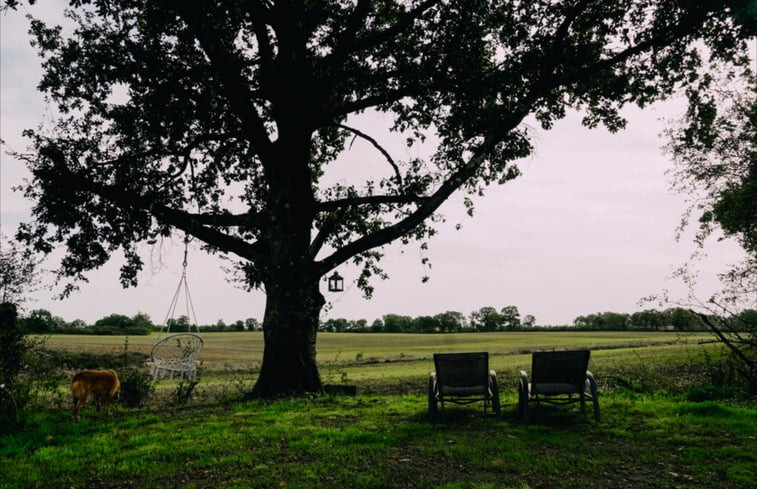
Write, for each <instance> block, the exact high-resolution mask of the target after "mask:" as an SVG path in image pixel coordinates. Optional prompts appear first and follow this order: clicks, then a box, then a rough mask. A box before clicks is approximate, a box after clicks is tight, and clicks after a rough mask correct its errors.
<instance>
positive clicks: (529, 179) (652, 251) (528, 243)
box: [0, 2, 741, 325]
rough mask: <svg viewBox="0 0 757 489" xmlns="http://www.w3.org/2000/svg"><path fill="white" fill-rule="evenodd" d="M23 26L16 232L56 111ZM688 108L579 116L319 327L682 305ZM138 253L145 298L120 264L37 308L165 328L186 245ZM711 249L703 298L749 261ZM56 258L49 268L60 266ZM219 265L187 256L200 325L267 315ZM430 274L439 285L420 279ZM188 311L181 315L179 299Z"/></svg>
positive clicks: (10, 55) (6, 79)
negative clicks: (584, 119) (670, 299)
mask: <svg viewBox="0 0 757 489" xmlns="http://www.w3.org/2000/svg"><path fill="white" fill-rule="evenodd" d="M40 3H42V6H39V5H37V6H34V7H32V8H30V9H28V10H29V11H31V12H32V13H33V14H34V15H38V16H42V17H47V16H48V15H49V13H48V12H46V11H45V9H47V10H48V11H52V10H54V9H56V8H57V7H56V5H60V2H40ZM27 29H28V22H27V21H26V20H25V19H24V18H23V15H22V14H21V13H20V12H16V13H10V14H6V15H2V16H0V35H1V38H0V50H1V51H0V62H1V66H0V91H1V95H2V98H1V100H0V109H1V111H2V119H1V120H0V131H1V135H2V139H3V140H5V142H6V143H7V146H5V147H4V148H3V153H2V155H1V156H0V158H1V161H0V162H1V165H0V211H1V214H0V219H1V222H0V225H1V226H2V233H3V234H5V235H11V236H12V235H13V234H14V233H15V230H16V228H17V226H18V224H19V222H23V221H26V220H28V219H29V218H30V209H31V205H32V204H31V203H30V202H28V201H26V200H25V199H24V198H23V196H22V195H21V194H20V193H18V192H13V191H12V190H11V188H12V187H14V186H16V185H19V184H21V183H22V181H23V179H24V178H25V177H26V176H27V175H28V173H27V171H26V168H25V166H24V165H23V164H22V163H21V162H18V161H16V160H15V159H13V158H11V157H10V156H8V155H7V154H6V151H7V150H8V149H11V150H16V151H22V150H24V149H25V147H26V144H27V143H26V142H25V141H24V139H23V138H22V137H21V131H22V130H23V129H24V128H34V127H36V126H37V124H38V123H39V122H40V121H42V120H45V119H46V118H47V119H49V114H50V110H51V109H50V108H49V107H47V106H46V105H45V102H44V97H43V95H42V94H40V93H39V92H37V91H36V89H35V87H36V85H37V82H38V81H39V78H40V74H41V70H40V68H39V60H38V58H37V57H36V55H35V52H34V50H33V49H32V48H31V47H30V46H29V42H28V34H27ZM682 107H683V106H682V105H681V103H680V101H679V102H677V103H676V102H669V103H666V104H659V105H657V106H654V107H651V108H647V109H645V110H644V111H641V110H639V109H636V108H631V109H629V110H626V111H625V115H626V117H627V118H628V120H629V124H628V128H627V129H626V130H624V131H621V132H620V133H618V134H610V133H608V132H607V131H606V130H604V129H595V130H589V129H586V128H584V127H582V126H581V125H580V117H579V116H578V115H576V114H572V115H569V116H568V117H567V118H566V119H565V120H563V121H561V122H559V123H558V124H556V125H555V128H554V129H553V130H551V131H549V132H545V131H538V136H537V138H536V144H535V146H536V152H535V154H534V155H533V156H532V157H530V158H528V159H526V160H524V161H521V162H519V166H520V168H521V170H522V172H523V176H522V177H520V178H518V179H517V180H514V181H512V182H509V183H507V184H505V185H503V186H495V187H491V188H489V190H488V191H487V193H486V195H485V196H484V197H482V198H479V197H477V198H476V199H475V204H476V212H475V215H474V217H473V218H469V217H468V216H467V215H466V214H465V211H464V208H463V206H462V196H461V195H455V196H453V197H452V198H451V199H450V200H449V201H448V202H447V203H446V204H445V205H444V206H443V207H442V209H441V213H442V214H443V215H444V216H445V217H446V223H444V224H441V225H439V226H438V229H439V233H438V234H437V236H435V237H434V238H432V240H431V241H430V243H429V250H428V251H424V252H423V254H421V252H420V250H419V249H418V246H417V245H416V246H414V245H412V244H411V245H409V246H405V247H402V246H400V245H399V244H396V245H392V246H390V247H387V248H386V249H385V253H386V257H385V260H384V262H383V265H384V267H385V269H386V271H387V272H388V273H389V276H390V278H389V280H387V281H384V282H381V281H379V282H377V283H375V293H374V297H373V299H371V300H365V299H363V298H362V293H361V291H360V290H358V289H357V287H355V286H354V285H353V280H354V279H355V278H356V277H357V270H355V269H352V268H349V267H343V268H341V269H340V270H339V272H340V274H341V275H343V276H344V277H345V279H346V280H345V289H346V290H345V292H342V293H329V292H327V291H325V288H326V287H325V284H324V287H323V289H324V294H325V295H326V298H327V300H328V301H330V302H331V305H332V307H331V308H330V310H328V311H326V312H324V314H323V318H328V317H346V318H350V319H361V318H363V319H367V320H368V321H369V322H370V321H372V320H373V319H375V318H378V317H381V316H382V315H384V314H387V313H396V314H406V315H410V316H418V315H425V314H428V315H433V314H436V313H439V312H444V311H447V310H455V311H460V312H462V313H464V314H466V315H467V314H469V313H470V312H471V311H473V310H476V309H479V308H481V307H483V306H493V307H496V308H497V309H501V308H502V307H504V306H508V305H514V306H517V307H518V309H519V311H520V313H521V315H525V314H532V315H534V316H535V317H536V319H537V324H544V325H550V324H552V325H557V324H571V323H572V322H573V319H575V318H576V317H577V316H579V315H583V314H589V313H593V312H602V311H616V312H628V313H631V312H634V311H637V310H640V309H644V308H649V307H657V304H655V303H651V304H639V301H640V300H641V299H642V298H643V297H646V296H649V295H651V294H656V293H660V292H661V291H663V290H664V289H669V290H671V291H673V295H674V296H678V297H683V296H685V292H686V289H685V288H684V287H683V285H682V284H681V283H680V282H679V281H677V280H671V279H670V276H671V272H672V270H673V268H675V267H677V266H680V265H682V264H683V263H685V262H687V261H688V258H689V256H690V254H691V253H692V251H694V245H693V244H692V242H691V235H690V234H689V235H686V236H685V237H684V238H683V239H682V240H681V241H679V242H676V240H675V229H676V226H677V225H678V224H679V222H680V219H681V216H682V213H683V211H684V210H685V208H686V202H685V196H682V195H677V194H673V193H672V192H671V191H670V190H669V179H668V177H667V176H666V174H665V172H666V170H668V169H669V168H670V167H671V163H670V162H669V160H668V158H667V157H666V156H665V155H664V154H663V153H662V151H661V146H662V145H663V144H664V141H663V140H662V139H661V136H660V133H661V131H662V130H663V128H664V127H665V124H664V122H662V121H661V120H660V119H661V118H671V117H676V116H678V115H680V113H681V111H682ZM385 126H386V121H385V120H384V119H383V118H382V117H381V116H380V115H373V116H368V117H367V118H365V119H364V120H363V121H361V128H362V129H363V130H364V131H366V132H369V133H371V134H372V135H374V136H376V137H380V135H381V128H383V127H385ZM387 147H388V149H389V150H390V151H391V152H392V154H393V155H394V156H395V158H397V159H402V157H404V156H406V154H405V153H404V152H405V151H406V150H405V149H404V148H403V145H402V144H401V143H400V142H399V141H392V140H389V141H388V142H387ZM366 160H372V161H374V162H375V163H374V164H376V165H379V164H381V156H380V155H376V154H375V150H371V149H370V148H369V147H368V146H367V145H364V146H361V145H359V144H356V145H355V147H354V149H353V151H352V152H351V153H350V154H349V155H347V157H346V158H345V159H344V160H343V161H342V163H341V164H340V165H337V166H335V169H334V171H333V172H332V174H331V177H332V178H344V179H345V180H347V181H349V180H350V177H351V176H352V175H351V172H353V171H356V170H355V168H356V166H357V163H355V162H361V163H360V164H361V165H364V164H363V162H364V161H366ZM362 168H363V169H364V168H365V166H362ZM457 224H461V225H462V227H461V229H460V230H456V225H457ZM142 252H143V255H144V257H145V259H146V263H147V266H146V270H145V271H144V272H143V273H142V274H141V276H140V285H139V287H138V288H136V289H127V290H124V289H121V288H120V286H119V283H118V267H119V265H118V263H110V264H108V265H107V266H106V267H104V268H102V269H101V270H98V271H96V272H94V273H91V274H90V275H89V277H90V283H89V284H82V287H81V290H80V291H79V292H76V293H75V294H74V295H73V296H71V297H70V298H68V299H66V300H62V301H61V300H54V299H53V295H54V293H53V292H50V291H42V292H40V293H38V294H36V296H35V298H36V300H35V302H33V303H31V304H29V305H28V307H29V308H44V309H48V310H50V311H51V312H52V313H53V314H54V315H58V316H61V317H63V318H64V319H66V320H67V321H71V320H73V319H77V318H78V319H83V320H85V321H87V322H89V323H91V322H94V321H95V320H97V319H99V318H101V317H103V316H106V315H108V314H111V313H120V314H126V315H129V316H132V315H134V314H136V313H137V312H145V313H147V314H149V315H150V317H151V318H152V319H153V321H154V322H156V323H158V322H162V321H163V320H164V318H165V316H166V314H167V312H168V308H169V304H170V301H171V298H172V297H173V294H174V290H175V289H176V286H177V285H178V282H179V278H180V276H181V262H182V254H183V245H182V243H181V238H176V239H175V240H174V241H173V242H168V243H164V245H163V246H162V248H161V249H160V250H157V249H153V248H150V247H148V246H147V245H145V246H144V247H143V248H142ZM707 252H708V258H707V259H705V260H703V261H701V262H700V263H698V264H697V269H699V270H700V272H699V287H698V289H697V294H698V295H699V296H701V297H703V298H704V297H708V296H709V295H710V294H712V293H713V292H715V291H716V290H717V289H718V287H719V282H718V281H717V278H716V275H717V273H718V272H719V271H721V270H723V268H724V265H725V264H727V263H732V262H735V261H737V260H738V259H739V258H740V256H741V253H740V250H739V249H738V247H737V246H735V244H734V243H732V242H727V241H726V242H716V241H715V240H712V242H710V243H709V244H708V246H707ZM423 256H425V257H428V258H429V259H430V262H431V265H432V268H431V269H430V270H429V269H427V268H425V267H424V266H423V265H422V264H421V258H422V257H423ZM59 258H60V255H57V256H55V257H53V258H52V259H51V261H50V262H49V263H47V264H46V266H47V267H48V268H54V266H55V259H59ZM223 266H224V262H222V261H221V260H219V259H218V258H217V257H210V256H207V255H205V254H204V252H202V251H201V250H199V249H198V248H196V247H195V248H193V249H191V250H190V255H189V268H188V272H187V277H188V282H189V285H190V290H191V295H192V298H193V303H194V309H195V311H196V314H197V320H198V322H199V323H201V324H210V323H215V322H216V321H217V320H218V319H223V320H224V321H226V322H232V321H235V320H237V319H244V318H247V317H254V318H257V319H259V320H260V319H262V316H263V309H264V304H265V295H264V293H263V292H261V291H257V292H252V293H247V292H244V291H242V290H239V289H237V288H235V286H234V285H232V284H230V283H228V282H227V274H226V273H225V272H224V271H223V270H222V267H223ZM425 275H428V276H429V277H430V279H429V281H428V282H427V283H422V281H421V279H422V277H423V276H425ZM179 309H180V310H181V309H185V305H184V303H183V302H182V303H181V304H180V305H179ZM177 314H178V313H177Z"/></svg>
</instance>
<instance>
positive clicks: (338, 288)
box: [329, 272, 344, 292]
mask: <svg viewBox="0 0 757 489" xmlns="http://www.w3.org/2000/svg"><path fill="white" fill-rule="evenodd" d="M342 291H344V279H343V278H342V276H341V275H339V274H338V273H337V272H334V273H332V274H331V276H330V277H329V292H342Z"/></svg>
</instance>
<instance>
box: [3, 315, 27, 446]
mask: <svg viewBox="0 0 757 489" xmlns="http://www.w3.org/2000/svg"><path fill="white" fill-rule="evenodd" d="M31 347H32V344H31V343H30V342H29V341H27V340H26V339H25V338H24V333H23V331H22V330H21V327H20V325H19V323H18V312H17V310H16V306H15V305H14V304H11V303H8V302H5V303H2V304H0V432H4V431H10V430H12V429H13V428H15V427H16V426H17V425H18V424H19V422H20V421H21V413H22V411H23V409H24V407H25V406H26V404H27V402H28V400H29V393H30V388H29V386H28V385H26V384H24V383H23V382H22V381H21V379H20V373H21V371H22V370H23V369H24V366H25V360H26V356H27V353H28V351H29V350H30V349H31Z"/></svg>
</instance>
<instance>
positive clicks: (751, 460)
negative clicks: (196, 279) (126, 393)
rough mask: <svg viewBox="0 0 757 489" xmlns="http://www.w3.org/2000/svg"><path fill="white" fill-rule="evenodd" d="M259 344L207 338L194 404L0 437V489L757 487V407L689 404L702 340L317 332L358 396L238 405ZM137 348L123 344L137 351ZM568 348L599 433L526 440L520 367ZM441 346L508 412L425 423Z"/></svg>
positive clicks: (329, 376) (539, 423)
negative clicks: (484, 363)
mask: <svg viewBox="0 0 757 489" xmlns="http://www.w3.org/2000/svg"><path fill="white" fill-rule="evenodd" d="M238 335H242V336H244V338H240V337H239V336H238ZM255 335H256V333H239V334H236V333H233V334H231V333H230V334H218V336H216V334H212V335H211V334H208V335H205V339H206V341H207V343H206V346H207V347H209V348H210V351H208V352H205V351H204V354H205V353H207V354H208V356H207V357H205V358H206V364H205V365H204V366H203V371H202V372H201V379H202V383H201V386H202V387H203V388H204V389H205V390H204V391H202V390H201V391H199V393H198V394H197V395H196V396H195V397H194V398H193V400H192V402H190V403H189V404H188V405H186V406H183V407H172V406H170V405H168V404H166V403H165V402H161V401H155V402H153V403H152V404H151V405H149V406H147V407H145V408H141V409H126V408H124V407H122V406H120V405H117V406H116V409H115V412H114V413H113V415H112V416H111V417H107V416H105V415H101V414H97V413H95V411H94V409H93V407H92V406H89V405H88V406H86V407H85V408H84V410H83V412H82V414H83V417H84V419H83V421H81V422H79V423H73V422H71V421H70V420H69V417H70V406H68V401H66V403H64V404H61V406H59V407H56V406H54V405H51V406H46V407H44V406H43V407H40V408H39V409H38V410H37V411H36V412H34V413H33V414H32V415H31V416H30V417H29V419H28V420H27V424H26V426H25V427H24V429H23V430H21V431H19V432H18V433H16V434H13V435H7V436H4V437H2V438H0V488H3V489H5V488H8V489H11V488H32V487H50V488H69V487H144V488H152V487H190V488H191V487H240V488H241V487H245V488H248V487H298V488H299V487H306V488H307V487H366V488H371V487H376V488H379V487H429V488H431V487H444V488H514V489H536V488H546V487H555V488H557V487H561V488H592V487H596V488H605V487H638V488H670V487H683V488H701V487H722V488H747V487H752V485H753V482H754V480H755V479H757V406H755V405H754V403H751V404H750V403H736V402H733V401H717V402H716V401H711V400H710V401H705V402H698V403H695V402H690V401H687V400H686V395H685V394H686V392H687V390H688V389H689V388H691V387H692V386H695V385H698V384H699V383H702V382H705V383H706V381H707V379H706V375H704V374H703V370H706V369H703V368H702V367H703V358H704V355H705V352H707V351H709V352H710V353H709V355H713V354H714V350H713V346H712V345H701V344H699V339H701V338H699V337H678V336H676V335H665V334H653V335H649V334H648V333H647V334H642V335H625V334H622V333H610V334H597V335H590V336H584V335H578V334H576V335H574V336H571V334H570V333H568V334H564V333H538V334H533V333H531V334H523V333H512V334H508V333H499V334H492V335H481V336H480V337H479V335H428V336H427V335H378V336H377V335H355V334H345V335H338V334H324V335H320V337H319V338H320V340H319V360H320V362H321V366H322V374H323V376H324V380H325V381H327V382H328V381H333V382H342V381H345V382H348V383H352V384H355V385H357V386H358V391H359V395H358V396H356V397H333V396H320V397H313V398H296V399H283V400H279V401H273V402H262V401H240V400H234V394H235V389H234V388H233V387H228V386H229V385H231V384H233V383H239V384H245V383H247V385H251V381H252V380H253V379H254V376H255V375H254V373H253V374H250V371H249V369H250V365H249V364H251V363H254V362H255V361H256V360H255V358H256V353H255V347H254V343H255V342H256V341H258V340H257V339H256V338H255ZM445 337H446V338H445ZM529 338H530V341H529ZM75 339H83V340H85V341H83V342H82V343H79V346H76V345H77V342H76V341H75ZM75 339H74V338H72V337H52V338H50V340H48V343H47V345H48V347H56V348H61V347H63V348H65V347H68V348H70V349H92V350H94V351H108V352H112V351H115V350H114V349H118V348H119V347H122V344H123V343H122V342H123V338H86V337H85V338H82V337H76V338H75ZM139 340H142V339H139ZM144 340H145V341H144V342H143V346H145V347H148V346H149V345H151V343H152V342H154V341H155V338H154V337H152V338H144ZM424 340H425V341H426V342H427V343H429V344H428V345H427V344H424ZM136 343H137V338H130V339H129V347H130V349H132V348H133V347H134V346H135V344H136ZM631 345H635V346H631ZM578 346H587V347H591V348H592V350H593V351H592V360H591V363H590V368H591V370H592V371H593V372H594V374H595V376H596V377H597V379H598V381H599V382H600V386H601V407H602V421H601V423H595V422H594V421H593V418H592V417H591V416H590V415H587V416H585V417H584V416H582V415H581V413H580V412H578V411H577V410H576V409H574V408H565V407H562V408H546V407H545V408H544V409H542V410H541V411H539V412H537V413H536V414H535V415H534V416H532V423H531V425H530V426H529V427H528V428H526V427H524V426H523V425H522V423H521V422H520V420H519V419H518V416H517V413H516V401H517V394H516V392H515V389H514V387H515V381H516V372H517V369H518V368H524V367H525V368H526V370H528V369H529V365H528V364H529V360H530V356H529V355H527V354H525V353H523V352H526V351H529V350H531V349H548V348H566V347H578ZM225 348H227V350H226V353H225V354H224V353H222V350H223V349H225ZM445 350H447V351H451V350H456V351H462V350H486V351H490V353H491V354H492V357H491V358H492V365H493V367H494V368H495V369H496V370H497V371H498V374H499V379H500V384H501V389H502V396H501V398H502V402H503V414H502V416H500V417H496V416H494V415H493V414H491V413H487V414H484V413H483V412H482V409H481V406H480V405H475V404H474V405H471V406H467V407H459V406H453V407H452V408H450V409H448V412H447V421H446V423H444V424H437V425H432V424H430V423H429V422H428V421H427V419H426V417H427V413H426V399H425V396H424V395H423V393H424V390H425V382H426V379H427V376H428V372H429V371H430V370H432V369H433V363H432V361H431V353H432V352H433V351H445ZM358 353H360V354H361V355H358ZM244 365H247V366H246V367H243V366H244ZM240 369H241V370H240ZM245 369H247V370H245ZM253 370H254V369H253ZM705 373H706V372H705ZM174 385H175V384H172V383H162V384H161V390H163V391H164V392H165V391H167V390H170V389H171V388H172V387H173V386H174ZM223 386H227V387H228V389H227V391H224V392H225V394H224V392H221V391H222V390H223V389H221V387H223ZM214 389H215V390H214ZM61 390H62V391H65V382H62V384H61ZM239 392H241V390H239V391H238V392H236V393H237V394H238V393H239ZM222 394H224V395H222ZM66 399H67V398H66Z"/></svg>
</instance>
